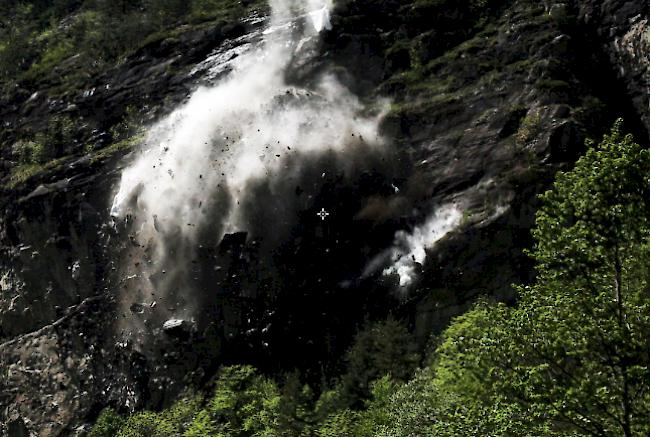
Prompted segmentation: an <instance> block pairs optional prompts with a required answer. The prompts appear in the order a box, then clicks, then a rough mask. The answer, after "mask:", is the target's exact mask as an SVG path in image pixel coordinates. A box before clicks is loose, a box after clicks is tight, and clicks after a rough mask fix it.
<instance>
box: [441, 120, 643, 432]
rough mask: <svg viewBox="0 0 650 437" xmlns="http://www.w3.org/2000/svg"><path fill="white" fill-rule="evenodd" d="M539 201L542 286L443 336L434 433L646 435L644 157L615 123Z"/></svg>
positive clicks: (483, 310) (486, 309) (481, 310)
mask: <svg viewBox="0 0 650 437" xmlns="http://www.w3.org/2000/svg"><path fill="white" fill-rule="evenodd" d="M542 200H543V206H542V208H541V209H540V211H539V212H538V214H537V225H536V228H535V230H534V232H533V235H534V237H535V239H536V242H537V243H536V245H535V247H534V249H533V251H532V253H531V254H532V256H533V258H534V259H535V260H536V262H537V268H538V278H537V281H536V283H535V284H534V285H533V286H530V287H524V288H521V289H520V300H519V303H518V305H517V306H516V307H515V308H506V307H504V306H502V305H494V306H489V305H485V304H483V305H479V307H477V308H476V309H475V310H473V311H472V312H470V313H468V314H466V315H465V316H463V317H461V318H459V319H458V320H457V321H456V322H455V323H454V324H453V325H452V326H451V327H450V328H449V329H448V330H447V332H446V334H445V341H444V342H443V344H442V346H441V347H440V348H439V349H438V351H437V357H436V362H435V365H434V368H435V377H433V378H432V382H431V384H432V386H433V387H434V388H435V390H436V391H437V393H438V394H439V395H440V397H441V398H442V399H446V400H445V401H444V402H438V403H437V405H434V407H433V411H434V413H435V415H436V416H437V417H436V420H435V421H434V422H435V423H434V424H433V425H432V426H433V427H434V428H436V429H438V430H439V431H440V432H439V433H440V434H441V435H446V434H448V435H452V434H457V435H458V434H459V433H460V434H466V435H567V436H568V435H602V436H605V435H624V436H632V435H648V433H650V390H649V389H650V371H649V365H650V356H649V355H648V354H649V351H650V311H648V310H649V309H650V288H649V282H648V281H649V279H650V275H649V273H650V272H649V271H648V262H647V260H648V255H650V254H649V253H648V249H649V244H648V243H649V237H650V223H649V221H648V220H649V218H650V152H648V151H647V150H644V149H642V148H641V147H640V146H639V145H638V144H636V143H635V142H634V141H633V139H632V137H631V136H629V135H627V136H626V135H623V134H622V133H621V124H620V122H619V123H617V124H616V126H615V127H614V129H613V130H612V132H611V134H609V135H607V136H605V138H604V139H603V141H602V142H601V143H600V145H599V146H598V147H592V148H591V149H590V150H589V151H588V152H587V154H586V155H585V156H584V157H582V158H581V159H580V160H579V161H578V162H577V164H576V166H575V168H574V169H573V170H572V171H570V172H567V173H561V174H559V175H558V177H557V181H556V183H555V185H554V186H553V189H552V190H550V191H549V192H547V193H546V194H544V195H543V196H542ZM454 398H456V399H457V401H455V402H452V401H453V400H454ZM467 433H469V434H467Z"/></svg>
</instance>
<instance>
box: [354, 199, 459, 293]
mask: <svg viewBox="0 0 650 437" xmlns="http://www.w3.org/2000/svg"><path fill="white" fill-rule="evenodd" d="M462 218H463V213H462V211H461V209H460V208H459V206H458V205H457V204H456V203H448V204H444V205H442V206H440V207H439V208H437V209H436V210H435V211H434V213H433V214H432V215H431V216H430V217H429V218H428V219H427V220H426V221H425V222H424V223H422V224H421V225H419V226H417V227H415V228H414V229H413V230H412V231H411V232H407V231H398V232H396V233H395V239H394V242H393V246H392V247H391V248H389V249H387V250H386V251H384V252H383V253H382V254H380V255H378V256H377V257H375V258H374V259H373V260H372V261H371V262H370V263H369V264H368V266H367V267H366V269H365V271H364V276H369V275H371V274H373V273H374V272H376V271H378V270H379V269H382V274H383V275H384V276H391V275H397V277H399V285H400V287H408V286H410V285H411V284H412V283H413V281H414V280H415V278H416V276H417V272H416V268H417V267H418V266H419V265H422V264H423V263H424V261H425V260H426V257H427V251H429V250H431V249H433V248H434V247H435V245H436V243H437V242H438V241H440V240H441V239H442V238H444V237H445V236H446V235H447V234H449V233H450V232H453V231H454V230H456V229H458V228H459V227H460V226H461V223H462ZM386 265H388V267H385V266H386Z"/></svg>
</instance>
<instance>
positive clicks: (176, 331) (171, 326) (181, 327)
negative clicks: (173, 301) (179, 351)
mask: <svg viewBox="0 0 650 437" xmlns="http://www.w3.org/2000/svg"><path fill="white" fill-rule="evenodd" d="M193 327H194V322H190V321H187V320H184V319H169V320H167V321H166V322H165V323H163V331H164V332H165V333H166V334H168V335H172V336H174V337H186V336H189V335H190V334H191V333H192V330H193Z"/></svg>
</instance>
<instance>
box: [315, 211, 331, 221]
mask: <svg viewBox="0 0 650 437" xmlns="http://www.w3.org/2000/svg"><path fill="white" fill-rule="evenodd" d="M316 215H317V216H318V217H320V218H321V220H323V221H325V219H326V218H327V216H328V215H330V213H329V212H327V211H325V208H321V210H320V212H318V213H317V214H316Z"/></svg>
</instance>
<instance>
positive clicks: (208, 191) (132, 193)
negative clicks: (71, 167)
mask: <svg viewBox="0 0 650 437" xmlns="http://www.w3.org/2000/svg"><path fill="white" fill-rule="evenodd" d="M331 7H332V4H331V1H330V0H309V1H306V2H305V1H301V0H271V10H272V15H271V19H270V22H269V25H268V27H267V28H266V30H265V31H264V32H263V40H262V43H260V44H257V46H253V48H251V49H247V50H246V51H244V52H243V53H242V52H241V51H239V52H238V54H239V56H238V57H237V58H236V59H234V60H233V61H231V62H230V64H229V68H231V69H232V71H231V73H230V74H229V75H228V76H227V77H226V78H224V79H222V80H221V81H220V82H218V83H217V84H216V85H214V86H212V87H209V88H206V87H204V88H200V89H198V90H197V91H196V92H194V93H193V95H192V96H191V97H190V99H189V101H188V102H187V103H186V104H184V105H183V106H182V107H180V108H178V109H177V110H175V111H174V112H173V113H171V114H170V115H169V116H167V117H166V118H164V119H163V120H161V121H160V122H158V123H157V124H156V125H155V126H153V127H152V128H151V129H150V130H149V132H148V134H147V138H146V140H145V142H144V145H143V148H142V150H141V151H140V152H139V155H138V157H137V158H136V159H135V160H134V161H133V162H132V164H131V165H130V166H129V167H128V168H126V169H125V170H124V172H123V174H122V178H121V181H120V185H119V189H118V192H117V194H116V195H115V198H114V201H113V205H112V208H111V215H112V216H113V217H114V219H115V220H116V222H119V221H121V220H124V219H125V218H129V219H132V220H133V221H134V229H136V230H137V231H136V236H135V238H136V239H137V242H138V244H139V245H140V246H139V247H141V248H145V247H151V248H153V249H152V250H149V249H144V251H145V252H146V253H147V256H148V257H149V264H153V265H155V264H156V263H157V262H158V261H161V260H164V259H165V257H168V256H169V248H168V247H165V244H164V243H165V241H161V240H164V239H165V238H166V236H169V235H174V236H175V237H178V236H179V235H180V236H181V239H182V241H185V242H190V243H191V242H192V241H193V240H195V239H196V229H197V226H199V225H200V224H202V223H205V222H206V221H212V220H222V223H220V225H221V227H220V229H221V232H222V234H224V233H227V232H234V231H238V230H246V223H245V221H244V219H243V211H242V210H241V208H240V207H239V204H240V200H243V199H244V198H245V196H246V195H247V189H248V188H249V186H250V184H251V183H253V182H255V181H259V180H260V179H262V180H264V179H273V178H279V177H289V176H291V174H292V172H293V173H295V172H297V171H298V170H299V169H298V168H295V166H297V165H299V163H300V162H301V161H302V159H303V158H306V157H310V156H317V155H319V154H323V153H327V152H335V153H337V154H339V155H340V156H343V155H344V154H346V153H347V152H350V151H352V149H355V148H358V147H361V146H364V147H365V146H368V145H370V146H373V145H374V146H378V145H381V144H382V141H381V138H380V136H379V134H378V127H379V121H380V118H381V116H382V115H383V114H380V115H377V116H375V117H367V116H363V115H361V113H362V111H363V109H364V107H363V105H362V104H361V103H360V102H359V100H358V99H357V98H356V97H355V96H354V95H353V94H351V92H350V91H349V90H347V89H346V88H345V87H344V86H342V85H341V84H340V83H339V82H338V81H337V80H336V79H335V78H334V77H333V76H328V75H325V76H323V77H322V78H321V79H320V80H319V81H318V83H317V84H316V85H313V86H310V87H309V88H300V87H296V86H290V85H288V84H287V83H286V81H285V75H286V73H287V72H288V71H289V70H290V69H291V68H292V66H294V65H296V62H298V63H301V62H302V63H304V62H305V61H307V60H308V59H309V58H310V57H311V56H313V54H314V53H315V52H316V50H315V49H316V46H317V43H318V34H319V32H320V31H322V30H324V29H330V28H331V23H330V8H331ZM214 59H221V58H220V57H219V56H216V57H214ZM351 139H352V140H354V141H351ZM289 163H290V164H289ZM224 196H225V197H224ZM224 199H225V200H224ZM206 211H218V212H219V214H218V216H219V217H217V218H215V217H214V214H208V213H207V212H206ZM138 250H139V249H138ZM175 251H176V254H175V256H176V257H177V258H182V257H183V256H184V255H186V254H187V251H186V252H185V253H183V249H179V250H176V249H175ZM137 256H141V255H137ZM132 257H133V256H132ZM179 262H182V259H179ZM146 273H150V272H146ZM163 273H165V272H164V271H163ZM167 273H169V272H167ZM134 274H138V275H139V276H142V278H145V277H146V276H147V275H140V274H139V272H135V273H134ZM167 276H169V275H167ZM143 280H144V281H145V282H146V279H143ZM137 288H139V289H140V290H143V289H146V288H149V289H152V288H153V287H152V286H151V284H149V285H148V286H147V285H143V284H138V285H137ZM156 291H157V292H158V291H159V290H156ZM163 293H164V291H163ZM152 294H153V293H152Z"/></svg>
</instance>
